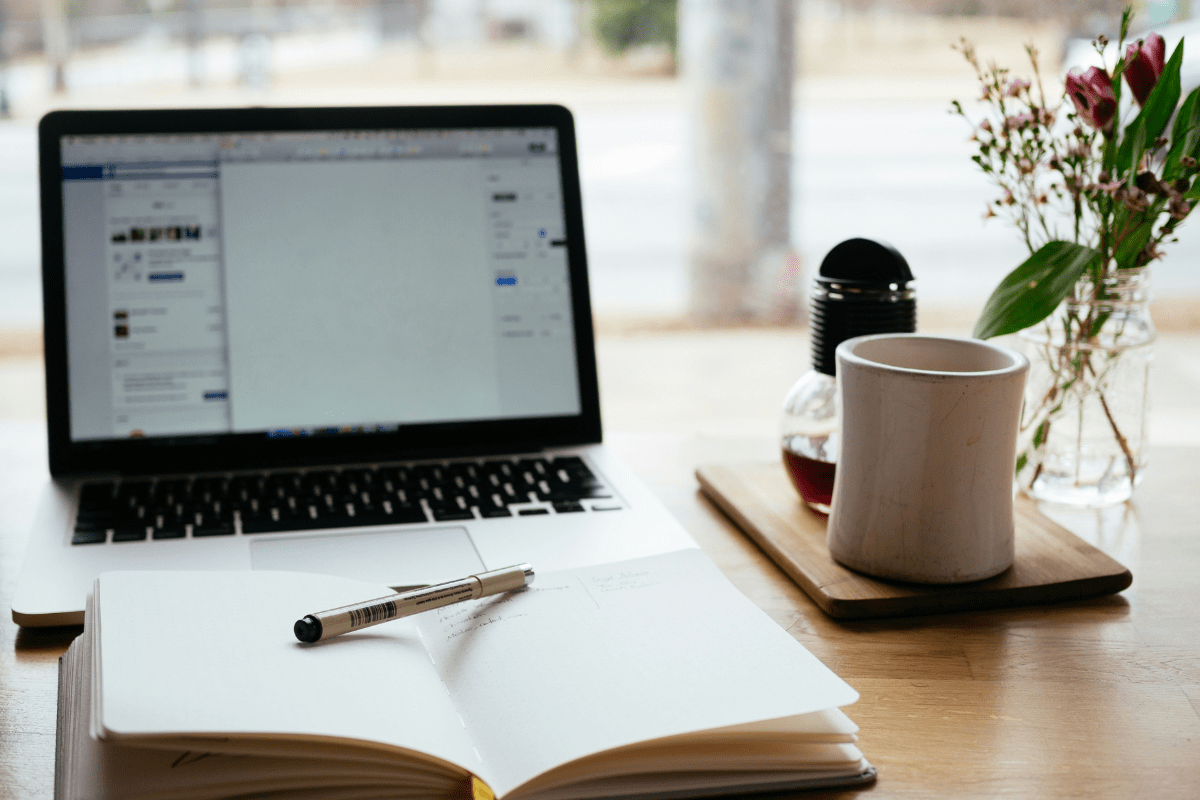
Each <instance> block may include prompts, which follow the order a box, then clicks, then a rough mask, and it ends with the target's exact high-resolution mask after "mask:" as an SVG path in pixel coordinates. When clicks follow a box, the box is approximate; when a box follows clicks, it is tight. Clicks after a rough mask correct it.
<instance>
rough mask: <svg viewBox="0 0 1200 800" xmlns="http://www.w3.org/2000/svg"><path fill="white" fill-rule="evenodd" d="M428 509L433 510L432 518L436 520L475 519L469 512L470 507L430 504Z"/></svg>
mask: <svg viewBox="0 0 1200 800" xmlns="http://www.w3.org/2000/svg"><path fill="white" fill-rule="evenodd" d="M429 510H430V511H432V512H433V518H434V520H435V521H437V522H454V521H459V520H466V519H475V515H474V514H472V513H471V509H470V508H459V507H458V506H456V505H455V506H442V507H437V506H430V507H429Z"/></svg>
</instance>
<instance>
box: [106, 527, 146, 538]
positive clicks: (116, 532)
mask: <svg viewBox="0 0 1200 800" xmlns="http://www.w3.org/2000/svg"><path fill="white" fill-rule="evenodd" d="M148 530H149V526H132V525H131V526H129V527H118V528H113V535H112V540H113V541H114V542H140V541H144V540H145V538H146V531H148Z"/></svg>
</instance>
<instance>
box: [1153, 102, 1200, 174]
mask: <svg viewBox="0 0 1200 800" xmlns="http://www.w3.org/2000/svg"><path fill="white" fill-rule="evenodd" d="M1197 145H1200V87H1196V88H1195V89H1193V90H1192V92H1191V94H1189V95H1188V96H1187V99H1186V100H1184V101H1183V105H1182V106H1180V108H1179V113H1178V114H1177V115H1175V125H1174V127H1173V128H1172V129H1171V149H1170V150H1169V151H1167V159H1166V163H1165V164H1164V165H1163V174H1162V179H1163V181H1164V182H1165V181H1172V180H1175V179H1176V178H1178V177H1179V176H1180V175H1182V174H1183V173H1184V172H1185V171H1186V168H1185V167H1184V166H1183V165H1182V164H1181V163H1179V160H1180V159H1181V158H1183V157H1184V156H1189V155H1190V156H1193V157H1194V155H1193V154H1194V152H1195V150H1196V147H1197Z"/></svg>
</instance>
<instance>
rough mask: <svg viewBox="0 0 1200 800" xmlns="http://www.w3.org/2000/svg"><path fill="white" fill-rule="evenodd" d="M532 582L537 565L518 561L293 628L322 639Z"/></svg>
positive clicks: (307, 638) (305, 638) (306, 638)
mask: <svg viewBox="0 0 1200 800" xmlns="http://www.w3.org/2000/svg"><path fill="white" fill-rule="evenodd" d="M531 583H533V567H531V566H529V565H528V564H517V565H516V566H512V567H505V568H504V569H494V570H492V571H490V572H481V573H479V574H478V575H468V576H467V577H465V578H459V579H458V580H456V581H449V582H447V583H439V584H436V585H434V586H426V587H424V588H421V589H413V590H412V591H408V592H400V593H399V594H389V595H387V596H386V597H377V598H375V599H374V600H366V601H364V602H362V603H354V604H353V605H349V606H342V607H341V608H333V609H330V610H329V611H321V612H318V613H316V614H309V615H308V616H306V617H304V619H298V620H296V625H295V627H294V628H293V629H292V630H293V631H295V633H296V638H297V639H299V640H300V641H302V642H305V643H311V642H320V641H323V640H325V639H332V638H333V637H334V636H341V635H342V634H343V633H349V632H350V631H356V630H359V629H360V628H369V627H371V626H372V625H378V624H379V623H381V622H387V621H389V620H393V619H400V618H401V617H408V616H411V615H413V614H419V613H420V612H422V611H428V610H429V609H431V608H441V607H442V606H448V605H452V604H454V603H461V602H463V601H464V600H478V599H479V598H481V597H490V596H491V595H494V594H500V593H501V592H507V591H511V590H513V589H520V588H521V587H522V586H528V585H529V584H531Z"/></svg>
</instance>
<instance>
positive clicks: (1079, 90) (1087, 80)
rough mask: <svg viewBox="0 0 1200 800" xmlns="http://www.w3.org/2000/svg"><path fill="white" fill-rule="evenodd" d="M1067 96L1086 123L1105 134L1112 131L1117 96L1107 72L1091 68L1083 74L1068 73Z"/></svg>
mask: <svg viewBox="0 0 1200 800" xmlns="http://www.w3.org/2000/svg"><path fill="white" fill-rule="evenodd" d="M1067 94H1068V95H1070V97H1071V102H1073V103H1074V104H1075V110H1076V111H1078V112H1079V116H1080V117H1082V118H1083V120H1084V121H1085V122H1087V123H1088V124H1089V125H1091V126H1092V127H1093V128H1096V129H1097V130H1101V131H1104V132H1105V133H1108V132H1109V131H1111V130H1112V123H1113V117H1114V116H1115V115H1116V113H1117V95H1116V93H1115V92H1113V85H1112V79H1111V78H1109V77H1108V73H1107V72H1105V71H1104V70H1102V69H1100V68H1099V67H1089V68H1088V69H1087V70H1086V71H1085V72H1083V73H1082V74H1076V73H1074V72H1070V73H1067Z"/></svg>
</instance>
